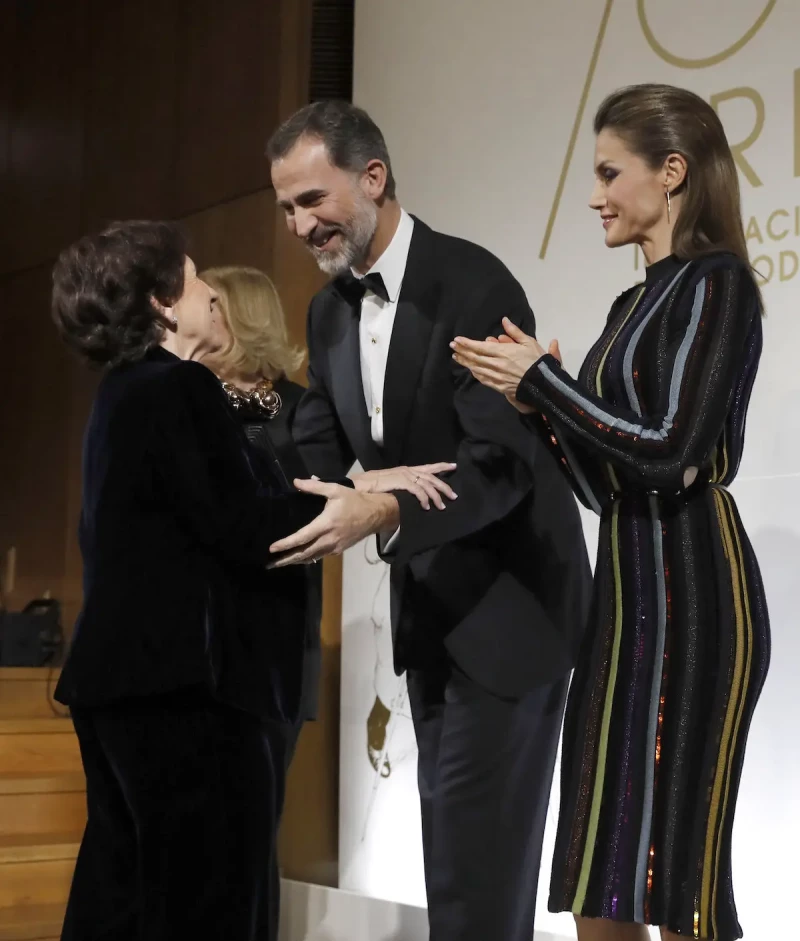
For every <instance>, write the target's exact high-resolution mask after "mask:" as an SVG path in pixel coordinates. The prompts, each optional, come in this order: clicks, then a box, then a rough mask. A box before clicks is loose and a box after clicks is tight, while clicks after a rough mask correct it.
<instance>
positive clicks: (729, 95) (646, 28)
mask: <svg viewBox="0 0 800 941" xmlns="http://www.w3.org/2000/svg"><path fill="white" fill-rule="evenodd" d="M776 3H777V0H768V2H767V4H766V6H764V8H763V10H762V11H761V13H760V15H759V16H758V18H757V19H756V21H755V22H754V23H753V25H752V26H751V27H750V28H749V29H748V30H747V31H746V32H745V33H744V34H743V35H742V36H741V37H740V38H739V39H738V40H737V41H736V42H734V43H732V44H731V45H730V46H728V47H727V48H726V49H723V50H722V51H721V52H717V53H714V54H713V55H710V56H705V57H702V58H698V59H689V58H686V57H683V56H678V55H676V54H675V53H673V52H671V51H670V50H669V49H667V48H666V47H665V46H664V45H662V44H661V43H660V42H659V41H658V39H657V38H656V36H655V33H654V32H653V30H652V27H651V26H650V23H649V21H648V19H647V12H646V10H645V0H636V8H637V13H638V17H639V24H640V26H641V29H642V32H643V34H644V37H645V39H646V40H647V43H648V45H649V46H650V48H651V49H652V50H653V52H655V54H656V55H657V56H658V57H659V58H661V59H663V60H664V61H665V62H667V63H669V64H670V65H674V66H676V67H677V68H682V69H707V68H710V67H711V66H714V65H718V64H719V63H720V62H724V61H725V60H726V59H730V58H731V57H732V56H734V55H736V53H737V52H740V51H741V50H742V49H743V48H744V47H745V46H746V45H747V44H748V43H749V42H750V41H751V40H752V39H753V38H754V37H755V36H756V34H757V33H758V32H759V30H760V29H761V27H762V26H763V25H764V23H766V21H767V19H768V17H769V15H770V14H771V13H772V11H773V9H774V8H775V5H776ZM613 6H614V0H606V3H605V8H604V10H603V16H602V18H601V20H600V26H599V28H598V30H597V36H596V37H595V42H594V46H593V48H592V54H591V57H590V60H589V67H588V69H587V72H586V78H585V80H584V83H583V89H582V91H581V97H580V100H579V102H578V110H577V112H576V114H575V120H574V122H573V124H572V131H571V133H570V137H569V141H568V143H567V152H566V154H565V156H564V162H563V164H562V167H561V173H560V175H559V179H558V184H557V185H556V191H555V194H554V196H553V204H552V207H551V209H550V215H549V217H548V220H547V226H546V228H545V233H544V238H543V239H542V246H541V249H540V250H539V258H540V259H544V257H545V256H546V254H547V249H548V247H549V245H550V238H551V236H552V234H553V228H554V227H555V223H556V218H557V217H558V210H559V207H560V205H561V197H562V195H563V193H564V186H565V184H566V180H567V175H568V173H569V169H570V166H571V164H572V158H573V156H574V153H575V144H576V142H577V139H578V133H579V131H580V128H581V124H582V122H583V116H584V114H585V111H586V103H587V101H588V98H589V94H590V92H591V88H592V82H593V80H594V74H595V71H596V69H597V62H598V60H599V58H600V52H601V50H602V47H603V42H604V40H605V35H606V30H607V27H608V21H609V19H610V17H611V10H612V8H613ZM795 84H796V90H798V89H800V84H798V73H796V74H795ZM733 98H746V99H748V100H749V101H751V102H752V104H753V107H754V109H755V122H754V125H753V129H752V131H751V132H750V134H749V135H748V136H747V137H746V138H745V140H743V141H742V142H741V143H738V144H732V145H731V150H732V152H733V156H734V159H735V160H736V164H737V166H738V167H739V170H740V171H741V172H742V174H743V176H744V177H745V178H746V179H747V181H748V182H749V183H750V184H751V185H752V186H761V180H760V178H759V177H758V175H757V174H756V172H755V170H754V169H753V167H752V165H751V164H750V163H749V161H748V160H747V159H746V158H745V156H744V151H745V150H747V149H748V148H749V147H751V146H752V145H753V143H755V141H756V140H757V139H758V136H759V135H760V133H761V130H762V128H763V126H764V114H765V109H764V99H763V98H762V97H761V95H760V94H759V93H758V92H757V91H756V90H755V89H754V88H749V87H745V86H743V87H740V88H733V89H730V90H729V91H725V92H720V93H718V94H716V95H712V96H711V99H710V104H711V105H712V107H713V108H714V109H715V110H717V111H718V110H719V105H720V104H722V103H723V102H725V101H729V100H731V99H733ZM796 102H797V98H796ZM797 107H800V105H798V104H797V103H796V108H797ZM798 132H800V128H798ZM795 175H796V176H797V175H800V137H798V140H796V143H795ZM758 260H760V259H756V261H758ZM770 277H771V275H770ZM769 279H770V278H769V277H766V278H765V280H769Z"/></svg>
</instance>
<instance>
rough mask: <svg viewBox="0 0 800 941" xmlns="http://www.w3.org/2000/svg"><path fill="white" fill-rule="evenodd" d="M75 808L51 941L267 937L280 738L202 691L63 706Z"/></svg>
mask: <svg viewBox="0 0 800 941" xmlns="http://www.w3.org/2000/svg"><path fill="white" fill-rule="evenodd" d="M72 712H73V721H74V723H75V730H76V732H77V735H78V740H79V743H80V748H81V756H82V760H83V766H84V770H85V772H86V791H87V805H88V820H87V824H86V830H85V833H84V837H83V841H82V843H81V848H80V852H79V854H78V860H77V864H76V868H75V874H74V877H73V882H72V889H71V892H70V897H69V903H68V906H67V912H66V917H65V922H64V928H63V933H62V936H61V937H62V941H184V939H189V938H191V939H192V941H269V939H271V938H274V937H275V935H276V932H277V919H278V910H277V906H278V899H277V897H276V894H275V886H276V882H277V858H276V847H275V843H276V829H277V821H278V818H279V815H280V810H281V805H282V803H283V791H284V781H285V773H286V764H287V762H286V757H285V755H284V749H285V748H286V745H287V742H288V741H289V738H288V737H287V734H286V730H285V729H284V728H283V726H282V725H280V724H278V723H271V722H269V721H265V720H262V719H259V718H257V717H255V716H252V715H249V714H247V713H245V712H242V711H240V710H237V709H234V708H231V707H229V706H226V705H223V704H221V703H219V702H216V701H214V700H213V699H212V698H211V697H210V696H208V695H207V694H206V693H204V692H202V691H193V692H186V691H184V692H179V693H174V694H170V695H167V696H160V697H157V698H156V697H154V698H151V699H141V700H137V701H133V700H131V701H128V702H126V703H124V704H117V705H114V706H110V707H106V708H102V709H100V708H92V709H77V708H76V709H73V710H72Z"/></svg>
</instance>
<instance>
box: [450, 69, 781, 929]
mask: <svg viewBox="0 0 800 941" xmlns="http://www.w3.org/2000/svg"><path fill="white" fill-rule="evenodd" d="M595 133H596V134H597V145H596V177H597V179H596V184H595V189H594V193H593V195H592V200H591V206H592V208H594V209H596V210H598V211H599V213H600V216H601V218H602V221H603V225H604V227H605V230H606V244H607V245H608V246H613V247H616V246H620V245H628V244H631V243H636V244H639V245H640V246H641V247H642V250H643V253H644V256H645V258H646V260H647V262H648V268H647V272H646V278H645V281H644V283H643V284H640V285H637V286H635V287H633V288H631V289H630V290H629V291H626V292H625V293H624V294H622V295H621V296H620V297H619V298H618V299H617V301H616V302H615V303H614V305H613V306H612V308H611V312H610V314H609V317H608V321H607V324H606V328H605V330H604V331H603V333H602V335H601V337H600V339H599V340H598V341H597V343H596V344H595V345H594V347H593V348H592V350H591V351H590V353H589V355H588V357H587V358H586V360H585V362H584V364H583V367H582V368H581V371H580V374H579V376H578V379H577V380H576V379H573V378H572V377H571V376H570V375H569V374H568V373H567V372H565V370H564V369H562V367H561V363H560V356H559V353H558V345H557V343H553V344H551V346H550V351H549V352H547V353H546V352H545V350H544V349H543V348H542V347H541V346H540V345H539V344H538V343H537V341H536V340H535V339H534V338H532V337H528V336H526V335H525V334H523V333H522V332H521V331H519V330H518V329H517V328H516V327H514V325H513V324H511V323H510V322H508V321H505V322H504V326H505V328H506V330H507V334H508V335H507V336H505V337H502V338H500V340H501V342H496V341H495V342H492V341H487V342H476V341H471V340H465V339H462V338H457V339H456V341H455V342H454V344H453V346H454V349H455V357H456V360H457V361H458V362H459V363H461V364H462V365H465V366H467V367H468V368H469V369H470V370H471V371H472V372H473V374H474V375H475V377H476V378H477V379H479V380H480V381H481V382H483V383H484V384H486V385H488V386H491V387H492V388H495V389H497V390H499V391H501V392H503V393H505V394H506V395H507V396H508V397H509V399H510V401H511V402H512V404H514V405H515V406H516V407H517V408H518V409H519V410H520V411H521V412H523V413H525V414H530V415H531V416H532V417H531V419H530V420H531V422H532V424H533V425H534V426H536V427H537V428H538V429H539V430H540V431H543V432H544V433H545V434H546V437H547V439H548V441H549V442H550V444H551V446H552V447H553V448H555V449H556V450H557V453H558V455H559V458H560V460H561V463H562V465H563V467H564V470H565V472H566V473H567V474H569V476H570V479H571V481H572V484H573V486H574V489H575V492H576V494H577V495H578V496H579V498H580V499H581V500H582V501H583V502H584V503H585V505H586V506H588V507H590V508H591V509H593V510H595V511H596V512H597V513H598V514H599V515H600V519H601V524H600V541H599V550H598V559H597V566H596V570H595V591H594V604H593V630H591V631H590V633H589V636H588V638H587V643H586V646H585V649H584V650H583V652H582V655H581V659H580V662H579V664H578V666H577V668H576V671H575V675H574V678H573V682H572V688H571V691H570V699H569V704H568V707H567V716H566V720H565V727H564V742H563V750H562V756H563V757H562V792H561V813H560V818H559V826H558V835H557V840H556V850H555V859H554V864H553V875H552V883H551V894H550V908H551V910H553V911H571V912H573V913H574V915H575V916H576V920H577V924H578V937H579V938H580V941H601V939H602V941H622V939H625V941H640V939H642V941H643V939H645V938H647V937H648V935H647V930H646V928H645V927H643V926H644V925H648V924H649V925H658V926H659V927H660V928H661V932H662V937H663V938H664V939H679V938H686V937H690V938H706V939H716V941H733V939H736V938H739V937H741V936H742V931H741V928H740V926H739V922H738V919H737V915H736V907H735V903H734V897H733V886H732V877H731V829H732V825H733V817H734V810H735V805H736V796H737V790H738V785H739V779H740V775H741V769H742V761H743V758H744V750H745V741H746V738H747V731H748V728H749V725H750V720H751V718H752V714H753V709H754V707H755V704H756V700H757V699H758V696H759V693H760V691H761V688H762V685H763V682H764V678H765V675H766V672H767V666H768V662H769V650H770V640H769V621H768V615H767V607H766V603H765V599H764V591H763V587H762V582H761V576H760V573H759V569H758V564H757V562H756V559H755V556H754V554H753V549H752V546H751V545H750V542H749V540H748V538H747V535H746V534H745V532H744V528H743V526H742V523H741V520H740V517H739V514H738V512H737V509H736V505H735V504H734V501H733V498H732V497H731V495H730V493H729V492H728V489H727V488H728V485H729V484H730V482H731V481H732V480H733V478H734V477H735V476H736V471H737V468H738V465H739V461H740V458H741V454H742V447H743V444H744V427H745V417H746V412H747V406H748V402H749V398H750V392H751V389H752V385H753V380H754V378H755V373H756V368H757V365H758V360H759V355H760V352H761V301H760V295H759V291H758V288H757V286H756V283H755V281H754V279H753V276H752V274H751V270H750V268H749V265H748V262H747V251H746V246H745V238H744V233H743V229H742V222H741V214H740V203H739V189H738V180H737V176H736V168H735V165H734V162H733V158H732V156H731V152H730V148H729V146H728V143H727V141H726V139H725V135H724V132H723V129H722V126H721V124H720V122H719V119H718V118H717V116H716V114H715V112H714V111H713V110H712V109H711V107H710V106H709V105H708V104H706V103H705V102H704V101H703V100H702V99H700V98H698V97H697V96H696V95H694V94H692V93H691V92H687V91H683V90H681V89H677V88H672V87H670V86H664V85H640V86H633V87H630V88H627V89H622V90H621V91H619V92H616V93H614V94H612V95H611V96H609V98H607V99H606V100H605V101H604V102H603V104H602V105H601V107H600V109H599V111H598V113H597V116H596V118H595Z"/></svg>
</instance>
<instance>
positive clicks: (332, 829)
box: [269, 193, 342, 885]
mask: <svg viewBox="0 0 800 941" xmlns="http://www.w3.org/2000/svg"><path fill="white" fill-rule="evenodd" d="M270 198H271V202H270V212H271V228H272V229H273V231H274V248H273V260H272V265H271V268H270V269H269V270H270V273H271V275H272V277H273V279H274V281H275V285H276V287H277V288H278V292H279V294H280V296H281V300H282V301H283V306H284V310H285V311H286V319H287V323H288V327H289V334H290V336H291V339H292V341H293V342H294V343H296V344H298V345H300V346H303V347H304V346H305V345H306V313H307V311H308V305H309V302H310V301H311V298H312V297H313V296H314V294H315V293H316V292H317V291H318V290H319V289H320V288H321V287H322V286H323V284H325V282H326V281H327V277H326V275H324V274H323V273H322V272H321V271H320V270H319V268H318V267H317V264H316V262H315V261H314V259H313V258H312V256H311V255H310V253H309V252H308V251H307V250H306V249H305V248H304V247H303V246H302V244H301V243H300V242H299V241H298V239H297V238H296V237H295V236H293V235H291V234H290V233H289V231H288V229H287V228H286V223H285V221H284V217H283V212H281V210H280V209H278V208H277V207H276V206H275V200H274V196H273V194H272V193H270ZM304 371H305V369H303V372H304ZM295 378H296V379H297V380H298V381H300V382H305V376H304V375H303V376H296V377H295ZM310 470H312V471H313V468H310ZM324 565H325V569H324V579H325V581H324V594H323V610H322V676H321V687H320V710H319V718H318V719H317V721H316V722H309V723H307V724H306V726H305V728H304V729H303V732H302V735H301V736H300V742H299V744H298V748H297V753H296V755H295V759H294V762H293V763H292V766H291V769H290V771H289V780H288V782H287V787H286V807H285V810H284V817H283V825H282V828H281V835H280V860H281V866H282V868H283V871H284V874H285V875H286V876H287V877H289V878H291V879H302V880H306V881H309V882H317V883H320V884H322V885H337V884H338V860H339V715H340V687H341V652H342V562H341V558H331V559H326V560H325V563H324Z"/></svg>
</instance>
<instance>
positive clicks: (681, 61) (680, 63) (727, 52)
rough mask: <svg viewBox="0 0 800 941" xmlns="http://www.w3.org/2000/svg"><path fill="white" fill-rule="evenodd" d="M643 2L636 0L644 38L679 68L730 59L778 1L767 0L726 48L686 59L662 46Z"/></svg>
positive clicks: (705, 64) (701, 66)
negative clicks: (700, 56)
mask: <svg viewBox="0 0 800 941" xmlns="http://www.w3.org/2000/svg"><path fill="white" fill-rule="evenodd" d="M644 2H645V0H636V12H637V13H638V14H639V24H640V25H641V27H642V32H643V33H644V38H645V39H646V40H647V42H648V44H649V45H650V48H651V49H652V50H653V52H655V54H656V55H657V56H658V57H659V58H660V59H663V60H664V61H665V62H669V64H670V65H675V66H677V67H678V68H679V69H707V68H709V66H712V65H719V63H720V62H724V61H725V60H726V59H730V57H731V56H735V55H736V53H737V52H738V51H739V50H740V49H743V48H744V47H745V46H746V45H747V44H748V43H749V42H750V40H751V39H752V38H753V37H754V36H755V35H756V33H757V32H758V31H759V30H760V29H761V27H762V26H763V25H764V23H766V21H767V17H768V16H769V15H770V13H772V10H773V7H774V6H775V4H776V3H777V2H778V0H769V2H768V3H767V5H766V6H765V7H764V9H763V10H762V11H761V15H760V16H759V17H758V19H757V20H756V21H755V23H753V25H752V26H751V27H750V29H748V30H747V32H746V33H745V34H744V36H741V37H740V38H739V39H737V40H736V42H735V43H733V45H731V46H728V48H727V49H723V50H722V51H721V52H716V53H714V55H710V56H705V57H704V58H702V59H687V58H684V57H683V56H676V55H675V54H674V53H672V52H670V51H669V49H667V48H666V47H665V46H662V45H661V43H660V42H659V41H658V40H657V39H656V36H655V33H654V32H653V30H652V29H651V28H650V23H649V22H648V20H647V13H646V12H645V9H644Z"/></svg>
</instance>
